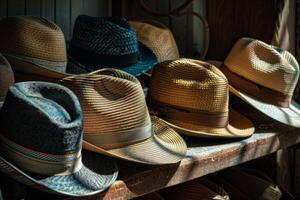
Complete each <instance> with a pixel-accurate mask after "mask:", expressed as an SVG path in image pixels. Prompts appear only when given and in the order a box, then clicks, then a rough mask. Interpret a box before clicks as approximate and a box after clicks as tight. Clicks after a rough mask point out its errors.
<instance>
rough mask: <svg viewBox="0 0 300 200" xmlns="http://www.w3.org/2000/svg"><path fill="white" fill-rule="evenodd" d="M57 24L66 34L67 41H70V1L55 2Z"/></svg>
mask: <svg viewBox="0 0 300 200" xmlns="http://www.w3.org/2000/svg"><path fill="white" fill-rule="evenodd" d="M55 22H56V24H57V25H59V26H60V28H61V29H62V31H63V32H64V34H65V39H66V40H69V38H70V30H71V29H70V26H71V15H70V0H64V1H60V0H56V1H55Z"/></svg>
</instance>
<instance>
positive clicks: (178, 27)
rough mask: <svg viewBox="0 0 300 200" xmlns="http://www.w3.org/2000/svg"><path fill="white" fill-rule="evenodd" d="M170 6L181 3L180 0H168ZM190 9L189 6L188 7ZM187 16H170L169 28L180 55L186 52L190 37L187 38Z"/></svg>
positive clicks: (176, 5) (184, 54)
mask: <svg viewBox="0 0 300 200" xmlns="http://www.w3.org/2000/svg"><path fill="white" fill-rule="evenodd" d="M169 3H170V4H171V5H170V8H171V9H173V8H176V7H178V6H179V5H181V4H182V1H181V0H172V1H169ZM188 9H191V8H188ZM187 24H188V16H186V15H184V16H180V17H172V20H171V23H170V28H171V30H172V32H173V35H174V37H175V39H176V42H177V45H178V48H179V52H180V55H183V56H186V55H188V52H187V44H188V41H191V38H188V35H187V30H188V25H187Z"/></svg>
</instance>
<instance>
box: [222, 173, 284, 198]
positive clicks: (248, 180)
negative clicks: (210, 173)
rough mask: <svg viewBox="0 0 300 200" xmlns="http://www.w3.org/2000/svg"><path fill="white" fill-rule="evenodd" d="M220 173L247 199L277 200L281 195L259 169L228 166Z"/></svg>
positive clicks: (272, 182) (277, 188)
mask: <svg viewBox="0 0 300 200" xmlns="http://www.w3.org/2000/svg"><path fill="white" fill-rule="evenodd" d="M220 175H221V176H222V177H223V178H224V179H225V180H226V181H228V183H229V184H230V185H232V186H233V187H235V188H236V189H237V190H238V191H240V192H241V193H243V194H244V196H246V197H248V199H265V200H279V199H281V197H282V195H283V193H282V191H281V190H280V189H279V187H278V186H277V185H276V184H275V183H274V181H273V180H272V179H271V178H270V177H268V176H267V175H266V174H265V173H264V172H262V171H259V170H255V169H251V168H230V169H226V170H224V171H222V172H221V173H220ZM249 185H252V186H253V187H249Z"/></svg>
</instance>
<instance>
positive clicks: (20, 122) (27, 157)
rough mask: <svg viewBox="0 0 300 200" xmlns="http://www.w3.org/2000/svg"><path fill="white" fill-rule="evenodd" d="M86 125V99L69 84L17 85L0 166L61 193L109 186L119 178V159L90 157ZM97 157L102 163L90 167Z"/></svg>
mask: <svg viewBox="0 0 300 200" xmlns="http://www.w3.org/2000/svg"><path fill="white" fill-rule="evenodd" d="M82 129H83V123H82V112H81V108H80V104H79V102H78V99H77V98H76V96H75V95H74V94H73V93H72V92H71V91H70V90H69V89H68V88H66V87H63V86H60V85H58V84H54V83H46V82H22V83H17V84H14V85H13V86H11V87H10V88H9V91H8V93H7V95H6V98H5V101H4V104H3V106H2V108H1V110H0V147H1V148H0V171H1V172H3V173H5V174H7V175H8V176H10V177H12V178H14V179H16V180H17V181H19V182H21V183H24V184H26V185H29V186H31V187H34V188H36V189H40V190H43V191H47V192H51V193H55V194H63V195H69V196H88V195H93V194H96V193H99V192H101V191H103V190H105V189H107V188H108V187H109V186H110V185H111V184H112V183H114V181H115V180H116V178H117V174H118V171H117V167H116V164H115V162H114V161H113V160H112V159H111V158H106V157H99V156H97V155H96V156H95V155H94V156H92V157H90V159H89V160H86V157H87V156H88V155H85V154H81V146H82ZM91 159H92V162H95V163H97V165H94V168H91V169H89V168H87V167H86V166H85V163H87V164H89V165H90V162H91V161H90V160H91ZM82 161H83V162H82ZM95 171H97V173H96V172H95Z"/></svg>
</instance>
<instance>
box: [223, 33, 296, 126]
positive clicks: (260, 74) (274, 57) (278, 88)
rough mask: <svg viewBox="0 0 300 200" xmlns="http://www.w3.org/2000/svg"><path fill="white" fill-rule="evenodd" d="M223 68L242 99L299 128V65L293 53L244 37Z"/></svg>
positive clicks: (232, 88) (233, 88)
mask: <svg viewBox="0 0 300 200" xmlns="http://www.w3.org/2000/svg"><path fill="white" fill-rule="evenodd" d="M220 69H221V71H222V72H223V73H224V74H225V75H226V77H227V79H228V80H229V84H230V86H231V87H230V90H231V91H232V92H233V93H234V94H235V95H237V96H238V97H239V98H241V99H242V100H244V101H245V102H247V103H249V104H250V105H252V106H253V107H255V108H256V109H258V110H260V111H261V112H263V113H265V114H266V115H268V116H269V117H271V118H273V119H275V120H277V121H279V122H282V123H284V124H287V125H289V126H293V127H300V106H299V105H298V104H297V103H296V102H295V101H293V100H292V96H293V92H294V89H295V87H296V84H297V82H298V78H299V65H298V63H297V61H296V59H295V58H294V56H293V55H292V54H290V53H289V52H287V51H285V50H282V49H279V48H277V47H274V46H271V45H268V44H266V43H264V42H262V41H259V40H254V39H250V38H241V39H240V40H238V41H237V42H236V44H235V45H234V46H233V48H232V49H231V51H230V53H229V55H228V56H227V58H226V59H225V61H224V65H222V66H221V67H220Z"/></svg>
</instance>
